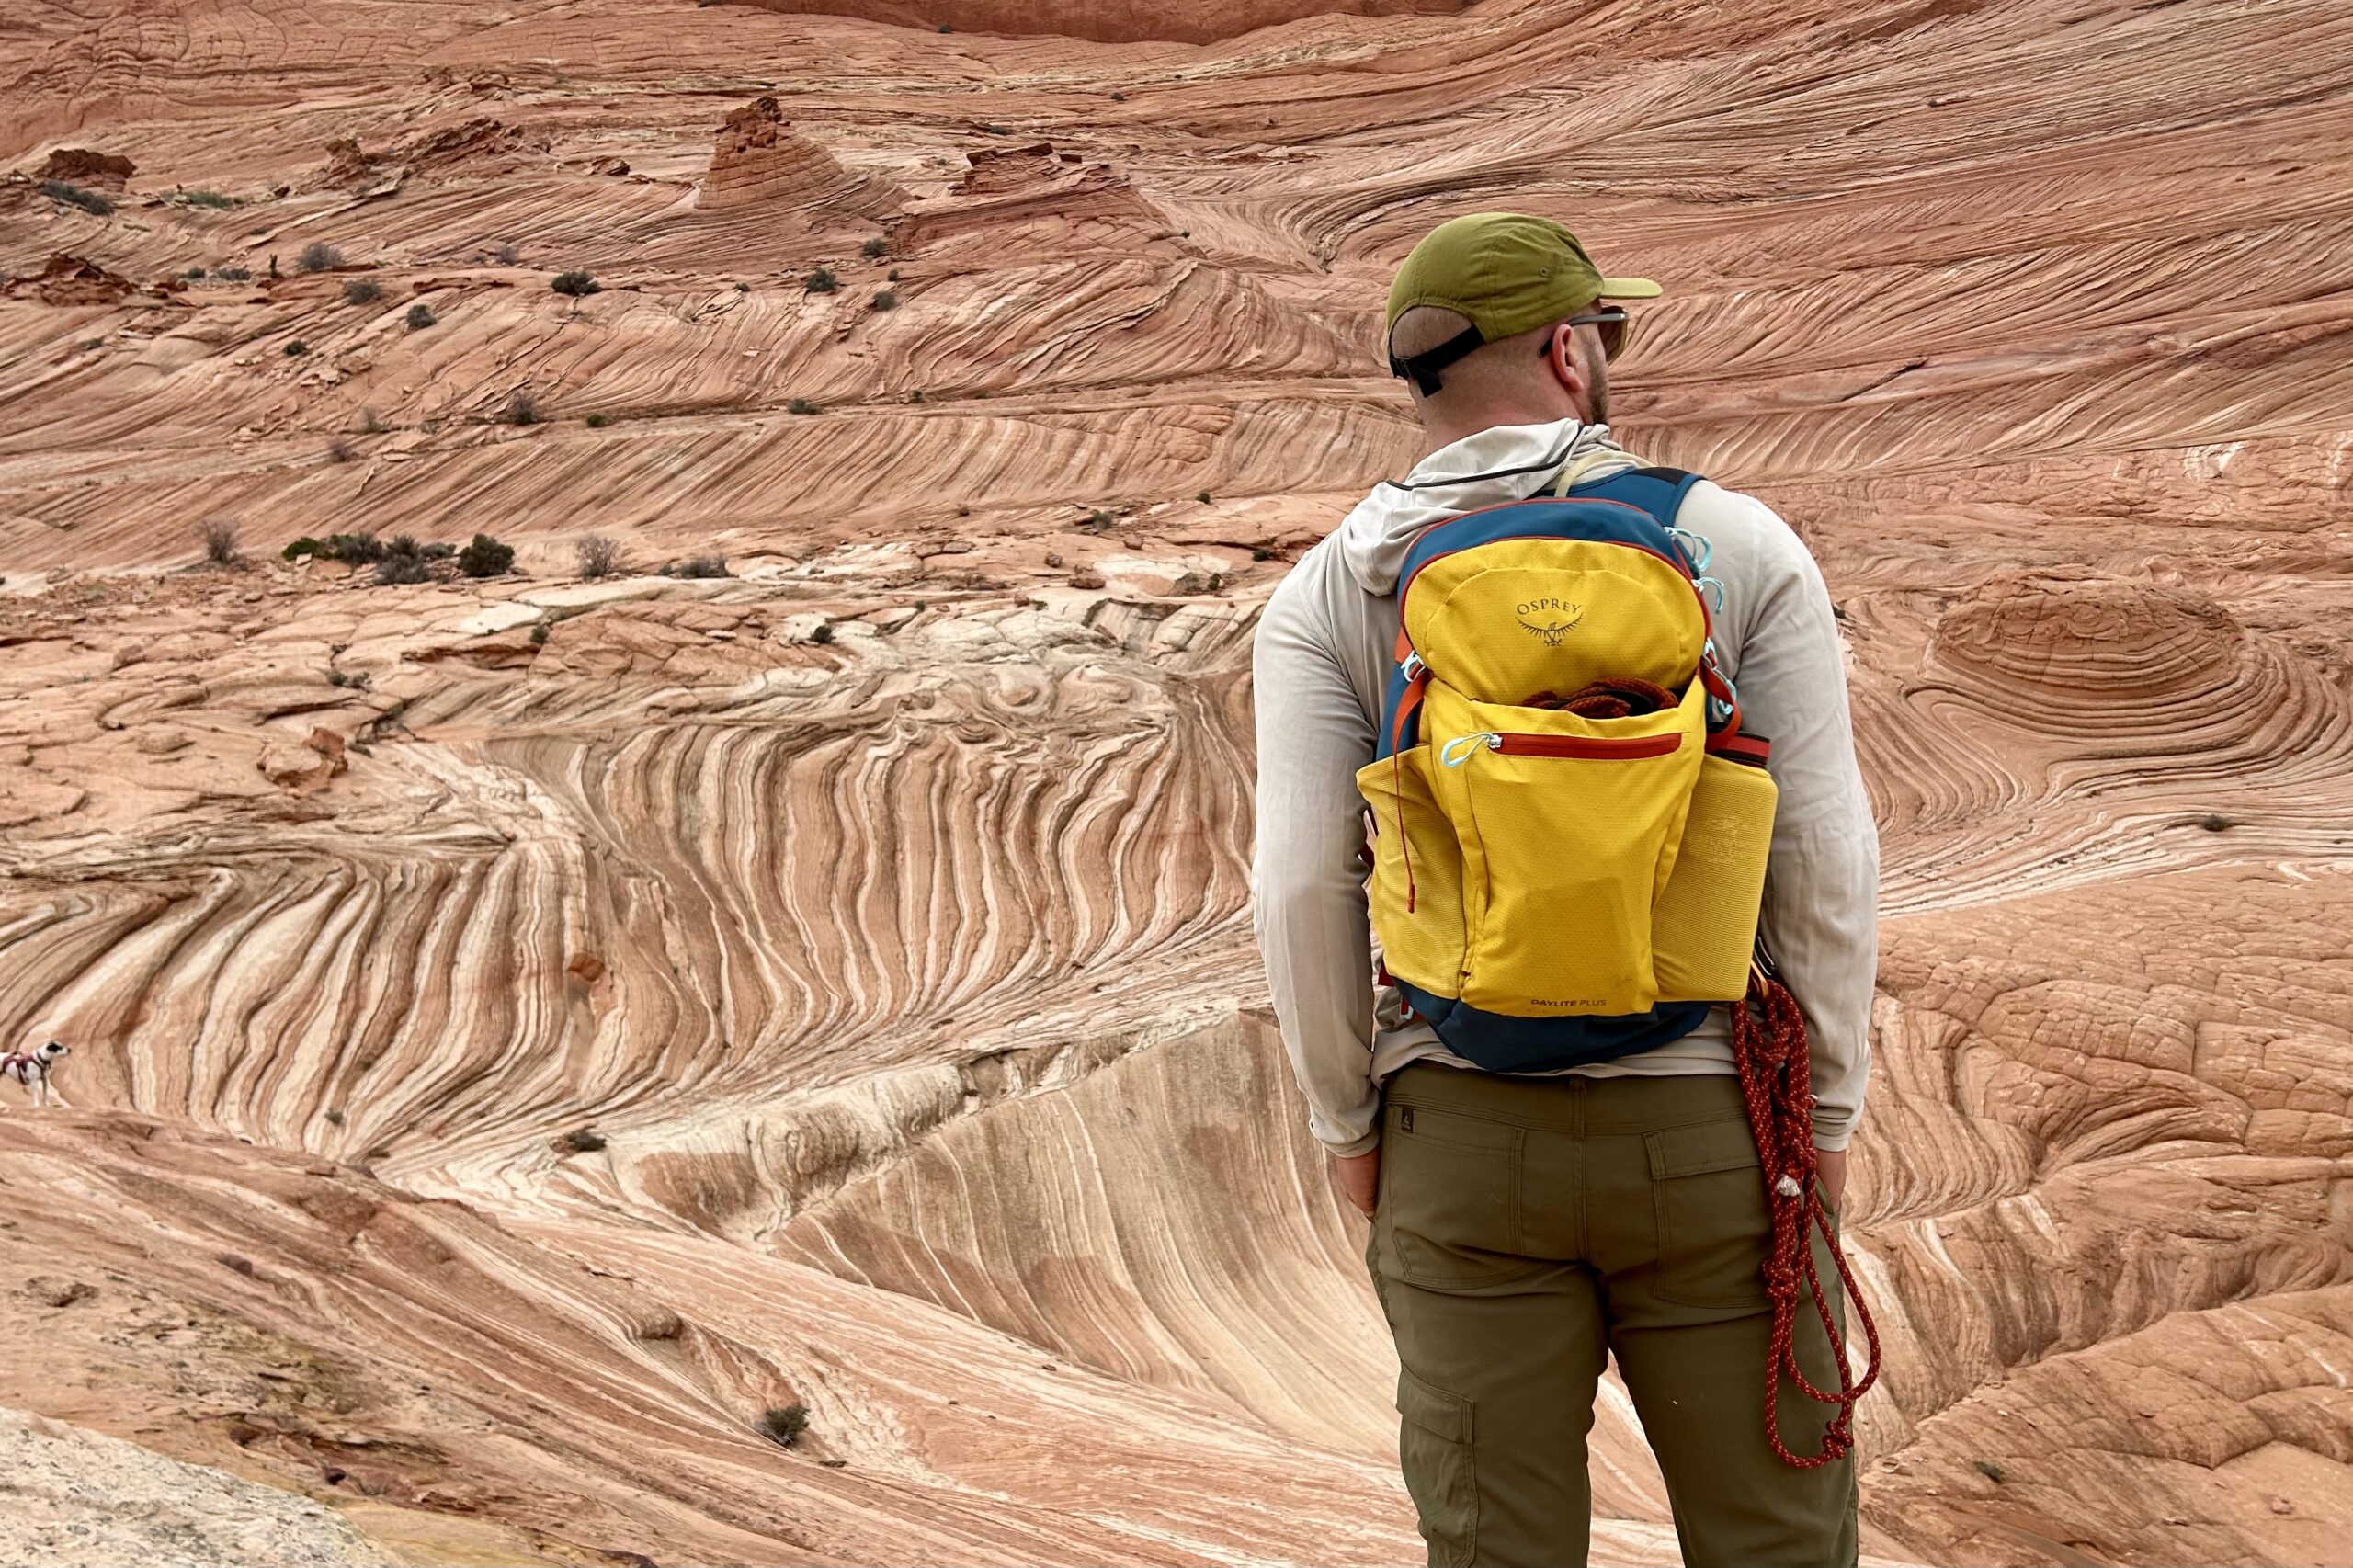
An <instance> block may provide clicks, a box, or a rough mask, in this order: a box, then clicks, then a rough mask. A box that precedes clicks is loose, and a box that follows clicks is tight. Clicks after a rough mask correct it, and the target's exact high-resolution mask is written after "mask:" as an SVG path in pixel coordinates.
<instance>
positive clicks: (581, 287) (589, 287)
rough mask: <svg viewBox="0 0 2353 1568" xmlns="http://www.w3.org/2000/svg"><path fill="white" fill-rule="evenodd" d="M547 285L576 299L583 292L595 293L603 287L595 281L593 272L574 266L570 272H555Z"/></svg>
mask: <svg viewBox="0 0 2353 1568" xmlns="http://www.w3.org/2000/svg"><path fill="white" fill-rule="evenodd" d="M548 287H549V288H551V289H552V290H555V291H556V292H557V293H559V294H569V295H571V296H572V297H573V298H574V299H575V300H576V299H579V298H580V297H581V296H582V295H584V294H594V293H597V291H599V290H602V289H603V288H604V285H603V284H601V283H599V282H597V279H596V277H595V276H594V275H593V274H591V273H588V272H584V271H582V270H581V269H579V268H578V267H574V269H573V270H571V271H570V272H559V273H557V274H556V275H555V279H554V281H553V282H551V283H550V284H549V285H548Z"/></svg>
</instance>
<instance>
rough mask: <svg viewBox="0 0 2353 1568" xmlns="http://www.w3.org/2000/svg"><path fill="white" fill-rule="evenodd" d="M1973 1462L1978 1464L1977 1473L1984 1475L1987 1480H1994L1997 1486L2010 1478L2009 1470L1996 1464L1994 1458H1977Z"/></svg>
mask: <svg viewBox="0 0 2353 1568" xmlns="http://www.w3.org/2000/svg"><path fill="white" fill-rule="evenodd" d="M1973 1462H1974V1463H1975V1464H1976V1466H1977V1473H1978V1474H1980V1475H1982V1476H1984V1478H1985V1479H1986V1480H1988V1481H1990V1482H1992V1483H1994V1484H1995V1485H1996V1486H1999V1485H2000V1484H2001V1483H2003V1482H2004V1481H2005V1480H2006V1479H2007V1478H2008V1472H2007V1471H2004V1470H2003V1469H2002V1467H2001V1466H2000V1465H1997V1464H1995V1462H1994V1461H1993V1460H1975V1461H1973Z"/></svg>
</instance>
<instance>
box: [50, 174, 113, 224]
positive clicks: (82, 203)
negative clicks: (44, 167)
mask: <svg viewBox="0 0 2353 1568" xmlns="http://www.w3.org/2000/svg"><path fill="white" fill-rule="evenodd" d="M40 193H41V194H42V195H43V196H46V197H48V198H49V199H51V201H63V203H65V204H66V205H67V206H68V207H79V208H80V209H81V210H83V211H85V212H89V213H94V214H96V215H97V216H98V217H100V218H103V217H105V216H106V215H107V214H108V213H109V212H112V211H113V210H114V201H113V199H111V198H109V197H108V196H107V195H106V194H105V193H104V192H102V191H96V190H85V189H83V188H82V187H80V186H78V185H72V184H69V183H67V182H66V181H64V180H62V179H45V180H43V181H41V182H40Z"/></svg>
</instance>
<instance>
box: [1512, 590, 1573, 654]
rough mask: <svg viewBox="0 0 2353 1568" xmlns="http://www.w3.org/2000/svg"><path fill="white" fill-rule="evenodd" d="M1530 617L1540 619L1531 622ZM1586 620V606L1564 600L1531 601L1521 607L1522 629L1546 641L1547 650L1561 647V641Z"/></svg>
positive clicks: (1520, 619) (1520, 621) (1520, 623)
mask: <svg viewBox="0 0 2353 1568" xmlns="http://www.w3.org/2000/svg"><path fill="white" fill-rule="evenodd" d="M1530 616H1536V617H1540V619H1536V620H1531V619H1529V617H1530ZM1583 619H1585V606H1583V605H1573V604H1569V603H1567V602H1566V601H1564V600H1562V599H1529V601H1528V602H1527V603H1526V604H1523V605H1521V606H1520V607H1519V625H1520V629H1521V630H1522V631H1528V632H1530V633H1533V634H1534V635H1536V636H1538V637H1541V638H1542V639H1544V646H1546V647H1547V648H1557V647H1559V646H1560V645H1561V639H1562V638H1563V637H1566V636H1567V635H1568V634H1569V633H1570V632H1572V631H1575V630H1576V629H1577V622H1579V621H1581V620H1583Z"/></svg>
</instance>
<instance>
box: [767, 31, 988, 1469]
mask: <svg viewBox="0 0 2353 1568" xmlns="http://www.w3.org/2000/svg"><path fill="white" fill-rule="evenodd" d="M947 30H948V29H947V28H941V29H940V31H942V32H946V31H947ZM759 1428H760V1436H761V1437H766V1438H767V1440H768V1441H769V1442H771V1443H774V1444H775V1445H776V1446H777V1447H779V1448H780V1449H789V1448H790V1447H792V1445H793V1444H795V1443H797V1442H799V1441H801V1434H802V1433H804V1432H806V1431H808V1430H809V1407H808V1406H807V1405H805V1404H775V1405H770V1406H769V1407H768V1408H767V1409H766V1410H763V1411H761V1412H760V1420H759Z"/></svg>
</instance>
